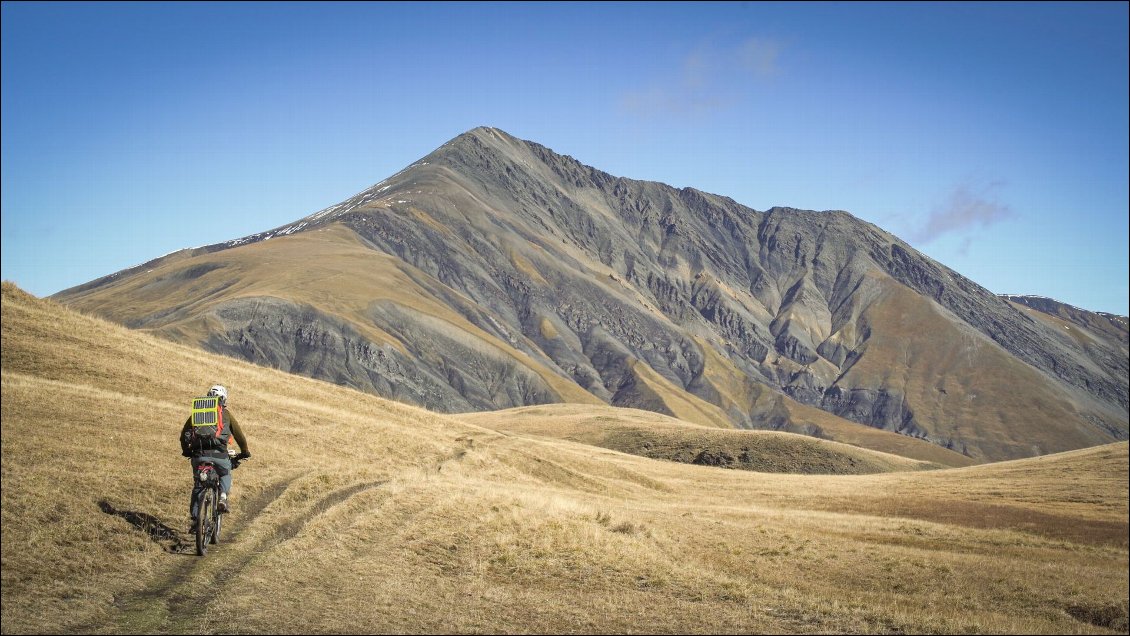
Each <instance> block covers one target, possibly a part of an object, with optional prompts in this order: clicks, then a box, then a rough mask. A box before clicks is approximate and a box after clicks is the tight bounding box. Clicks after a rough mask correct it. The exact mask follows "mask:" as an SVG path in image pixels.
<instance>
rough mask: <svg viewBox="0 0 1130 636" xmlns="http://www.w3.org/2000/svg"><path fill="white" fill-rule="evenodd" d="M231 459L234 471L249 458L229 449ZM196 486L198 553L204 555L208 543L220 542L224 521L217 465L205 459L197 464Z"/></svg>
mask: <svg viewBox="0 0 1130 636" xmlns="http://www.w3.org/2000/svg"><path fill="white" fill-rule="evenodd" d="M228 458H229V459H230V460H231V469H232V470H233V471H234V470H235V469H236V468H238V467H239V463H240V462H241V461H242V460H244V459H247V457H245V456H244V455H243V454H238V455H237V454H236V452H235V451H234V450H230V449H229V450H228ZM194 482H195V484H194V486H193V488H192V496H193V497H194V498H198V500H199V502H200V507H199V508H197V511H196V519H197V521H196V528H195V530H196V554H197V555H199V556H204V555H205V554H207V553H208V544H209V543H211V544H212V545H215V544H217V543H219V542H220V529H221V528H222V527H223V523H224V512H226V511H222V510H220V493H221V492H223V488H222V487H221V486H220V472H219V471H218V470H216V465H215V464H214V463H212V462H210V461H207V460H204V461H201V462H200V464H198V465H197V466H196V470H195V471H194Z"/></svg>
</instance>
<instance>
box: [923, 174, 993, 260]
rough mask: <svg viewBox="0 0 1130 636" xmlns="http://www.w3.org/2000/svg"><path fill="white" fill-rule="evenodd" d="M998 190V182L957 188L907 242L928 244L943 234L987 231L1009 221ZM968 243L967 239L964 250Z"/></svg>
mask: <svg viewBox="0 0 1130 636" xmlns="http://www.w3.org/2000/svg"><path fill="white" fill-rule="evenodd" d="M1002 186H1004V182H1002V181H992V182H989V183H987V184H981V183H977V182H975V181H967V182H965V183H960V184H958V185H957V186H955V187H954V189H953V190H952V191H951V192H950V194H949V196H948V197H947V198H946V200H945V201H944V202H942V203H940V204H938V205H936V206H934V209H933V210H931V211H930V216H929V218H927V219H926V223H925V224H923V225H922V227H920V228H919V229H917V230H915V231H913V232H912V233H911V239H912V240H913V241H914V242H916V243H930V242H932V241H934V240H936V239H938V238H940V237H942V236H944V235H946V234H952V233H962V232H966V231H968V230H971V229H974V228H976V227H982V228H984V227H988V226H990V225H993V224H994V223H997V222H999V221H1003V220H1005V219H1008V218H1010V217H1012V216H1013V211H1012V208H1011V207H1010V206H1009V205H1008V204H1006V203H1002V202H1001V201H1000V198H999V192H1000V189H1001V187H1002ZM968 243H969V239H968V238H967V239H966V242H965V248H968Z"/></svg>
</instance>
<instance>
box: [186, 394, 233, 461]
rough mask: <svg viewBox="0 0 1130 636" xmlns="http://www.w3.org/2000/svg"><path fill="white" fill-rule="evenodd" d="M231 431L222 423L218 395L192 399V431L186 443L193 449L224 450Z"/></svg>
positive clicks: (222, 417)
mask: <svg viewBox="0 0 1130 636" xmlns="http://www.w3.org/2000/svg"><path fill="white" fill-rule="evenodd" d="M230 437H231V431H230V430H229V429H228V427H227V426H226V425H225V423H224V405H223V404H221V403H220V398H219V396H214V395H209V396H206V397H198V398H193V399H192V431H191V432H190V433H189V439H188V445H189V447H191V448H192V449H193V450H198V451H201V450H226V449H227V447H228V439H229V438H230Z"/></svg>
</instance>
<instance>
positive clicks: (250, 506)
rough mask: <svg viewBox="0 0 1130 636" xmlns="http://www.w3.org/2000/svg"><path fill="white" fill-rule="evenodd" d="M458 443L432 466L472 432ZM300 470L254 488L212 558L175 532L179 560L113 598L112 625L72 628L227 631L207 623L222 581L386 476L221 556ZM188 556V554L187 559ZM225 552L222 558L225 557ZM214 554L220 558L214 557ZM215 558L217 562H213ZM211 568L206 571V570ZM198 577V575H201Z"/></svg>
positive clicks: (453, 456)
mask: <svg viewBox="0 0 1130 636" xmlns="http://www.w3.org/2000/svg"><path fill="white" fill-rule="evenodd" d="M456 442H457V443H458V444H459V446H457V447H456V448H455V449H453V450H452V451H451V452H450V453H448V454H446V455H444V456H442V457H440V458H438V459H437V460H436V462H435V464H434V466H433V470H435V471H436V472H439V471H442V470H443V467H444V466H446V465H448V464H450V463H452V462H459V461H462V460H463V459H464V457H465V456H466V455H467V453H468V452H469V451H470V450H472V449H473V448H474V440H473V439H472V438H471V437H460V438H458V439H456ZM301 476H302V474H299V475H294V476H292V477H290V478H288V479H286V480H283V481H280V482H278V483H275V484H274V485H272V486H271V487H269V488H267V489H265V490H264V491H262V492H260V493H258V494H257V495H255V496H254V497H253V498H251V499H250V500H248V501H247V502H244V503H243V504H242V507H241V509H242V511H243V512H236V513H233V516H234V515H238V516H236V517H235V518H234V519H232V522H238V523H233V525H234V527H233V528H231V529H230V530H228V529H227V528H228V527H227V526H225V532H226V534H225V535H224V538H222V539H221V542H220V543H219V544H217V545H214V546H211V547H210V548H209V555H215V556H213V557H212V558H207V557H204V558H200V557H197V556H196V553H195V543H194V541H193V540H189V541H184V540H182V539H181V537H180V533H176V536H175V537H174V538H175V540H176V541H177V544H178V545H180V546H182V550H181V551H180V552H177V554H181V555H184V556H185V557H186V560H185V562H184V563H182V564H180V565H178V566H177V567H175V568H173V570H172V571H171V572H169V573H168V574H167V575H166V576H165V577H164V578H163V579H161V580H160V581H159V582H158V583H156V584H155V585H153V586H152V587H151V588H150V589H148V590H145V591H143V592H141V593H139V594H136V595H133V596H130V597H127V598H123V599H117V600H115V602H114V606H115V607H116V608H117V609H118V610H119V611H120V612H121V613H120V614H119V615H118V616H117V617H116V619H115V620H114V622H113V624H111V625H85V626H83V627H80V628H78V629H76V632H77V633H96V632H107V631H109V632H112V633H200V632H225V631H231V629H232V627H233V626H231V625H227V624H212V619H209V614H210V606H211V605H212V604H213V603H215V602H216V601H217V600H218V599H222V598H223V587H224V585H225V584H226V582H227V581H230V580H233V579H235V578H236V577H238V576H239V574H240V573H241V572H243V571H244V570H245V569H247V568H248V567H250V566H251V565H252V563H253V562H254V561H255V560H256V559H257V558H258V557H259V556H260V555H262V554H265V553H267V552H269V551H270V550H272V549H274V548H275V547H277V546H279V545H281V544H282V543H284V542H286V541H289V540H291V539H293V538H295V537H296V536H298V535H299V533H301V532H302V529H303V528H305V527H306V525H307V524H308V523H310V522H311V521H312V520H314V519H315V518H316V517H318V516H319V515H321V514H322V513H324V512H326V511H328V510H330V509H331V508H333V507H334V506H337V505H339V504H341V503H343V502H345V501H347V500H348V499H349V498H351V497H353V496H354V495H358V494H361V493H363V492H367V491H370V490H373V489H376V488H379V487H381V486H383V485H385V484H387V483H388V482H389V480H388V479H381V480H376V481H367V482H361V483H357V484H353V485H351V486H347V487H345V488H340V489H337V490H334V491H332V492H330V493H328V494H327V495H326V496H324V497H322V498H321V499H319V500H318V501H316V502H315V503H314V504H313V505H312V506H310V507H309V508H308V509H307V510H306V511H305V512H303V513H301V514H298V515H295V516H294V518H292V519H289V520H287V521H285V522H283V523H282V524H281V525H280V526H279V527H278V528H277V529H275V531H274V532H270V533H268V534H267V535H266V536H264V537H263V538H261V539H259V540H258V541H257V542H256V543H255V545H254V546H252V547H249V548H243V549H241V550H239V552H238V553H233V554H230V555H225V554H224V553H225V552H227V551H228V550H225V547H226V544H229V543H230V544H233V546H232V547H235V546H234V544H236V543H237V542H238V539H239V537H240V535H241V534H242V532H243V530H244V529H245V528H248V527H250V526H251V525H252V523H253V522H254V521H255V520H256V519H257V518H258V517H259V516H260V515H261V514H262V513H263V512H264V510H266V508H267V507H268V506H270V505H271V504H272V503H274V502H275V501H277V500H278V499H280V498H281V497H282V496H283V495H285V494H286V491H287V490H288V489H289V488H290V487H291V485H292V484H293V483H294V482H295V481H296V480H297V479H298V478H299V477H301ZM188 557H191V558H188ZM225 557H227V558H225ZM218 559H219V560H218ZM217 563H219V564H220V565H219V566H218V567H217ZM209 568H212V571H211V572H210V573H207V571H208V570H209ZM201 579H203V580H201Z"/></svg>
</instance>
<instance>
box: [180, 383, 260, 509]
mask: <svg viewBox="0 0 1130 636" xmlns="http://www.w3.org/2000/svg"><path fill="white" fill-rule="evenodd" d="M208 396H209V397H218V398H220V409H219V415H220V417H219V422H218V425H217V426H216V428H215V430H216V433H215V435H214V436H211V435H210V436H208V437H202V436H198V435H196V434H195V432H194V430H193V426H192V416H191V415H189V416H188V419H187V420H185V422H184V428H182V429H181V435H180V448H181V454H182V455H184V456H185V457H189V458H191V459H192V472H193V477H195V475H196V467H197V466H199V465H200V464H201V463H204V462H211V463H212V464H213V465H214V466H215V467H216V472H218V473H219V475H220V489H221V493H220V503H219V509H220V512H227V511H228V492H230V491H231V458H230V456H229V455H228V449H227V447H228V445H229V444H231V441H232V438H235V441H236V443H237V444H239V450H240V453H239V455H237V456H236V457H239V458H240V459H247V458H249V457H251V451H250V450H248V448H247V438H246V437H244V435H243V430H242V429H240V427H239V422H237V421H236V419H235V416H234V415H232V412H231V409H229V408H228V406H227V405H228V390H227V389H225V388H224V387H223V385H220V384H216V385H213V386H212V388H210V389H208ZM198 489H199V488H198V487H196V486H194V487H193V489H192V500H191V503H190V504H189V515H191V516H192V526H191V527H192V528H193V529H195V528H196V517H197V516H198V513H199V510H200V504H199V503H198V496H197V495H198V494H199V493H197V490H198Z"/></svg>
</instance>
